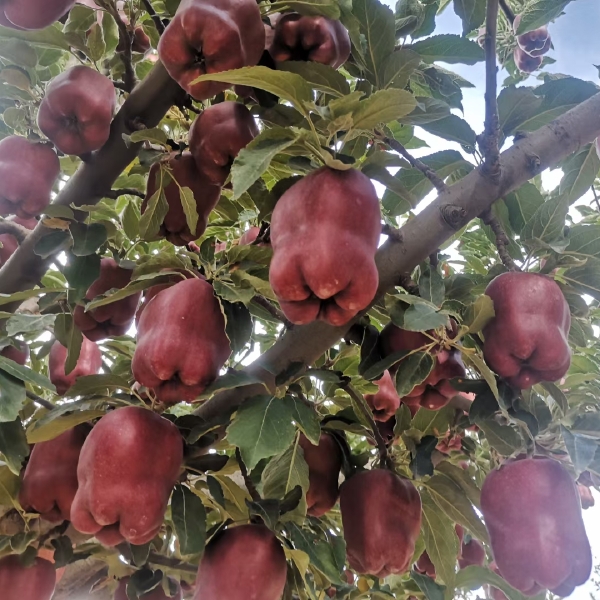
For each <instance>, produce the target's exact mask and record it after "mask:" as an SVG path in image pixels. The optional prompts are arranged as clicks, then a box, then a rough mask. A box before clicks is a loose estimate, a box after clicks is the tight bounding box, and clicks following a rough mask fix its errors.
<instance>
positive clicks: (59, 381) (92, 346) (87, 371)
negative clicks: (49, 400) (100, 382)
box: [48, 337, 102, 395]
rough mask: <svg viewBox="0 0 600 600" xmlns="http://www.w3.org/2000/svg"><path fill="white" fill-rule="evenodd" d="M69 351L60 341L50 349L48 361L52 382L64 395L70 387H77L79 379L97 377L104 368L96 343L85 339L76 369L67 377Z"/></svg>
mask: <svg viewBox="0 0 600 600" xmlns="http://www.w3.org/2000/svg"><path fill="white" fill-rule="evenodd" d="M67 354H68V350H67V348H65V347H64V346H63V345H62V344H61V343H60V342H59V341H58V340H56V342H54V344H52V348H50V356H49V359H48V371H49V376H50V381H51V382H52V383H53V384H54V386H55V387H56V391H57V392H58V393H59V394H60V395H63V394H64V393H65V392H66V391H67V390H68V389H69V388H70V387H72V386H73V385H75V382H76V381H77V379H78V378H79V377H85V376H87V375H96V374H97V373H99V372H100V369H101V367H102V353H101V352H100V348H98V346H97V344H96V343H95V342H92V341H90V340H88V339H87V338H86V337H84V338H83V343H82V345H81V351H80V352H79V358H78V359H77V364H76V365H75V368H74V369H73V370H72V371H71V372H70V373H69V374H68V375H67V374H66V373H65V363H66V362H67Z"/></svg>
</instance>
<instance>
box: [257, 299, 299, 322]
mask: <svg viewBox="0 0 600 600" xmlns="http://www.w3.org/2000/svg"><path fill="white" fill-rule="evenodd" d="M252 302H254V304H257V305H258V306H260V307H262V308H264V309H265V310H266V311H267V312H268V313H269V314H270V315H271V316H272V317H275V318H276V319H277V320H278V321H281V322H282V323H283V324H284V325H285V327H286V328H288V329H289V328H290V327H293V323H292V322H291V321H289V320H288V319H287V318H286V316H285V315H284V314H283V313H282V312H281V311H280V310H279V309H278V308H277V307H276V306H275V305H274V304H271V302H270V301H269V300H267V299H266V298H265V297H264V296H259V295H256V296H254V298H252Z"/></svg>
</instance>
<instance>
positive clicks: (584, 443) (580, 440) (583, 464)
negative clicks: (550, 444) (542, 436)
mask: <svg viewBox="0 0 600 600" xmlns="http://www.w3.org/2000/svg"><path fill="white" fill-rule="evenodd" d="M560 432H561V434H562V437H563V440H564V441H565V446H566V447H567V452H568V453H569V456H570V457H571V462H572V463H573V466H574V467H575V472H576V474H577V475H579V474H580V473H581V472H582V471H585V470H586V469H587V468H588V466H589V464H590V463H591V462H592V460H594V456H595V454H596V451H597V450H598V440H597V439H593V438H590V437H587V436H585V435H579V434H577V433H572V432H571V431H569V430H568V429H567V428H566V427H563V426H561V428H560Z"/></svg>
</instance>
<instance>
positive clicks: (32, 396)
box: [27, 390, 56, 410]
mask: <svg viewBox="0 0 600 600" xmlns="http://www.w3.org/2000/svg"><path fill="white" fill-rule="evenodd" d="M27 397H28V398H29V399H30V400H33V401H34V402H35V403H36V404H37V405H38V406H41V407H42V408H46V409H47V410H54V409H55V408H56V407H55V406H54V404H52V402H49V401H48V400H44V398H40V397H39V396H38V395H37V394H34V393H33V392H30V391H29V390H27Z"/></svg>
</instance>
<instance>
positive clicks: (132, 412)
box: [71, 406, 183, 546]
mask: <svg viewBox="0 0 600 600" xmlns="http://www.w3.org/2000/svg"><path fill="white" fill-rule="evenodd" d="M182 462H183V438H182V437H181V434H180V433H179V430H178V429H177V427H175V425H173V424H172V423H171V422H170V421H168V420H167V419H165V418H163V417H161V416H160V415H157V414H155V413H153V412H151V411H150V410H147V409H145V408H139V407H136V406H127V407H124V408H118V409H116V410H113V411H112V412H109V413H107V414H106V415H105V416H104V417H102V418H101V419H100V420H99V421H98V423H97V424H96V425H95V426H94V428H93V429H92V432H91V433H90V434H89V436H88V437H87V439H86V441H85V443H84V444H83V448H82V449H81V455H80V457H79V464H78V467H77V480H78V482H79V488H78V490H77V494H76V495H75V499H74V500H73V506H72V508H71V523H72V524H73V527H74V528H75V529H76V530H77V531H79V532H81V533H88V534H92V535H95V536H96V538H97V539H98V540H99V541H100V542H101V543H103V544H104V545H106V546H115V545H117V544H119V543H121V542H123V541H127V542H129V543H131V544H134V545H142V544H145V543H147V542H149V541H150V540H152V539H153V538H154V536H155V535H156V534H157V533H158V532H159V530H160V528H161V526H162V524H163V520H164V515H165V511H166V509H167V504H168V502H169V496H170V495H171V491H172V489H173V487H174V486H175V484H176V483H177V480H178V478H179V471H180V468H181V464H182Z"/></svg>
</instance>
